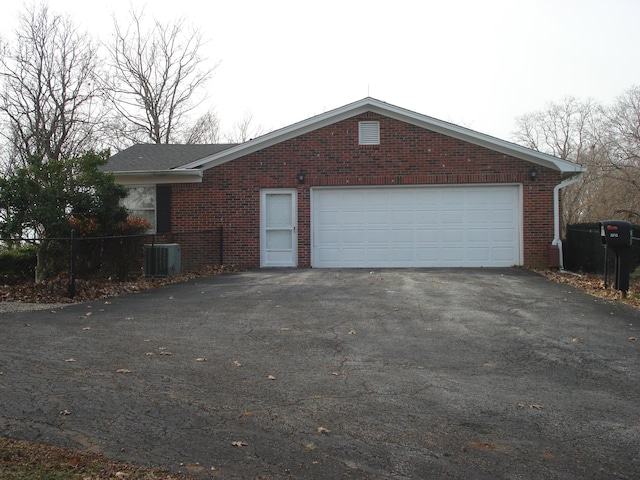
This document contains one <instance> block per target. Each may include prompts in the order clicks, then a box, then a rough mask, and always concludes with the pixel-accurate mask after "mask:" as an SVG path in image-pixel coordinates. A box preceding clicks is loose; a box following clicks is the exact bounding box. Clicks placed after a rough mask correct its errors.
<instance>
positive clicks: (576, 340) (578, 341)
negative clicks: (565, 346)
mask: <svg viewBox="0 0 640 480" xmlns="http://www.w3.org/2000/svg"><path fill="white" fill-rule="evenodd" d="M571 341H572V342H573V343H580V339H579V338H578V337H573V338H572V339H571Z"/></svg>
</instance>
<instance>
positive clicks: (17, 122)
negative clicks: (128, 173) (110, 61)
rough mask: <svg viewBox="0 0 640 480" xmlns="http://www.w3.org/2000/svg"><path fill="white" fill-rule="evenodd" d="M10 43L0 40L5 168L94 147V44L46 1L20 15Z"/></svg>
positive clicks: (97, 101) (96, 121)
mask: <svg viewBox="0 0 640 480" xmlns="http://www.w3.org/2000/svg"><path fill="white" fill-rule="evenodd" d="M15 35H16V38H15V44H13V45H12V44H8V43H5V44H4V45H2V52H1V55H0V78H1V79H2V83H3V84H2V87H3V88H2V91H1V92H0V115H1V117H0V118H1V122H2V127H3V128H2V129H0V135H2V136H3V137H4V139H5V141H6V142H7V147H5V153H6V154H8V155H10V157H11V158H10V159H9V160H8V163H9V165H8V167H9V168H12V167H14V166H24V164H25V161H26V159H27V158H30V157H32V156H38V157H41V158H43V159H48V160H51V159H54V160H58V159H61V158H73V157H77V156H79V155H81V154H82V152H84V151H86V150H88V149H91V148H96V147H97V145H96V143H97V142H96V129H97V127H98V125H99V121H100V113H101V105H102V103H101V96H100V89H99V85H98V82H97V76H98V65H99V58H98V55H97V46H96V45H94V43H93V41H92V39H91V38H90V37H89V36H88V35H87V34H86V33H80V32H79V30H78V29H77V27H76V26H75V25H74V24H73V23H72V22H71V20H70V19H69V18H68V17H63V16H60V15H56V14H52V13H50V12H49V9H48V8H47V6H46V5H45V4H42V5H39V6H32V7H29V8H27V10H26V12H25V13H23V14H21V15H20V17H19V26H18V28H17V30H16V32H15Z"/></svg>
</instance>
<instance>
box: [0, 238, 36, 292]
mask: <svg viewBox="0 0 640 480" xmlns="http://www.w3.org/2000/svg"><path fill="white" fill-rule="evenodd" d="M37 251H38V249H37V247H35V246H34V245H25V246H21V247H18V248H9V249H2V250H0V281H1V282H2V283H3V284H4V285H16V284H19V283H24V282H28V281H31V280H33V279H34V277H35V269H36V262H37V260H36V254H37Z"/></svg>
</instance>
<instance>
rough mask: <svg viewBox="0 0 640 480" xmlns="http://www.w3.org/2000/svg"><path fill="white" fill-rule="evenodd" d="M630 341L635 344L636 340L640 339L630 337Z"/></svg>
mask: <svg viewBox="0 0 640 480" xmlns="http://www.w3.org/2000/svg"><path fill="white" fill-rule="evenodd" d="M629 340H631V341H633V342H635V341H636V340H638V337H629Z"/></svg>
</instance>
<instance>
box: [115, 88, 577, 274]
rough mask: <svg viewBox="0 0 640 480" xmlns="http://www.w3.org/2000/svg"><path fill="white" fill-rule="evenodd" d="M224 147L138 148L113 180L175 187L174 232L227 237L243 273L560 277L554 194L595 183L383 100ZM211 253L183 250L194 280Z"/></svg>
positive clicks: (228, 254) (118, 165)
mask: <svg viewBox="0 0 640 480" xmlns="http://www.w3.org/2000/svg"><path fill="white" fill-rule="evenodd" d="M363 143H365V144H363ZM170 147H171V148H172V149H174V150H173V151H172V153H171V154H170V155H166V149H168V148H170ZM210 147H211V149H212V150H211V152H209V153H207V151H206V150H202V151H198V152H197V153H192V150H191V149H192V146H187V145H184V146H166V145H153V146H146V147H144V152H145V153H144V155H141V154H140V150H139V149H140V148H141V147H140V146H136V147H135V148H134V147H132V149H131V150H132V151H131V152H128V151H127V150H125V151H123V152H120V153H119V154H116V155H115V156H114V157H112V159H111V160H110V162H109V164H108V165H107V167H108V169H109V170H111V171H113V172H114V173H115V175H116V179H117V180H118V181H120V182H122V183H124V184H127V185H146V186H153V185H162V186H163V188H164V189H165V190H166V189H167V187H168V188H169V189H170V201H169V202H170V205H169V208H168V212H170V213H168V215H169V216H170V218H169V219H168V220H167V221H165V222H164V223H166V224H168V227H167V229H168V232H165V233H169V234H171V235H174V236H178V235H180V234H184V233H185V232H200V231H202V232H215V231H219V229H221V231H222V233H223V238H224V242H223V252H222V254H223V258H224V263H226V264H234V265H240V266H243V267H259V266H297V267H310V266H314V267H317V266H326V265H329V266H345V267H349V266H356V267H385V266H404V267H406V266H505V265H507V264H509V265H513V264H515V265H527V266H535V267H546V266H548V250H549V247H550V246H551V244H552V243H555V244H557V243H559V241H558V240H559V239H558V238H557V230H558V227H557V226H556V227H555V228H554V218H557V214H558V212H556V216H555V217H554V187H556V186H557V185H564V184H567V183H569V182H571V181H572V179H575V178H577V176H578V175H579V174H580V173H581V172H582V171H583V168H582V167H580V166H578V165H575V164H572V163H569V162H566V161H563V160H560V159H557V158H554V157H550V156H547V155H544V154H540V153H538V152H534V151H531V150H528V149H525V148H523V147H520V146H517V145H514V144H511V143H509V142H505V141H502V140H499V139H495V138H492V137H489V136H486V135H483V134H480V133H478V132H473V131H471V130H468V129H464V128H462V127H458V126H455V125H452V124H448V123H446V122H441V121H439V120H436V119H433V118H430V117H426V116H424V115H420V114H417V113H414V112H411V111H408V110H404V109H401V108H399V107H395V106H391V105H388V104H386V103H383V102H380V101H378V100H375V99H371V98H367V99H364V100H361V101H359V102H356V103H354V104H350V105H347V106H345V107H341V108H339V109H336V110H333V111H330V112H327V113H325V114H322V115H319V116H317V117H313V118H311V119H308V120H304V121H302V122H299V123H297V124H294V125H292V126H290V127H286V128H284V129H281V130H278V131H275V132H272V133H270V134H267V135H264V136H262V137H259V138H257V139H254V140H251V141H249V142H246V143H244V144H241V145H226V146H210ZM136 148H137V149H138V150H136ZM163 149H165V151H162V150H163ZM128 150H129V149H128ZM133 150H135V151H133ZM197 156H199V158H195V157H197ZM156 157H157V158H160V157H163V158H165V160H166V159H167V158H168V159H169V160H166V162H165V163H160V164H159V163H158V162H157V161H156V160H155V158H156ZM133 158H135V161H134V160H132V159H133ZM167 167H169V168H167ZM532 173H535V177H533V176H532ZM300 175H302V176H303V179H300V178H299V176H300ZM562 182H564V184H563V183H562ZM336 196H340V198H341V199H342V200H341V201H342V203H340V202H334V201H333V200H332V199H334V198H337V197H336ZM458 197H460V198H458ZM462 197H466V198H467V200H466V201H462ZM349 199H353V202H354V203H353V205H350V204H348V202H350V201H351V200H349ZM447 199H452V200H453V201H452V202H451V204H452V205H455V208H454V207H451V208H450V207H449V206H448V203H447V202H448V200H447ZM476 199H478V202H479V203H481V204H484V203H485V202H486V205H487V206H486V208H485V207H482V206H479V205H478V204H477V203H478V202H476ZM492 199H495V200H492ZM459 200H460V201H459ZM385 202H389V204H390V205H391V206H388V207H387V206H386V204H385ZM438 202H440V203H438ZM492 202H494V203H493V204H492ZM345 203H347V204H345ZM425 203H433V205H431V206H429V205H425ZM376 205H379V207H377V206H376ZM314 208H315V211H314ZM556 208H559V205H558V207H556ZM159 210H160V209H159ZM159 210H158V211H159ZM502 213H504V214H505V215H506V217H505V218H506V219H507V220H505V222H504V225H502V224H501V223H500V221H501V220H499V219H498V220H496V218H497V217H499V216H500V215H501V214H502ZM321 217H323V218H324V219H323V218H321ZM369 217H370V218H371V221H368V220H367V218H369ZM481 217H482V218H485V217H486V219H487V220H486V225H485V224H483V223H482V222H480V220H479V219H480V218H481ZM491 217H494V218H491ZM349 219H352V220H349ZM385 219H386V220H385ZM431 219H433V221H431ZM465 219H467V220H465ZM269 222H271V223H269ZM467 222H468V224H467ZM496 222H497V223H496ZM340 225H343V227H340ZM498 230H500V231H503V232H504V238H503V239H500V238H497V237H496V232H497V231H498ZM447 235H448V237H447ZM492 236H494V237H493V239H492ZM185 238H187V237H185ZM447 238H448V239H447ZM394 239H397V240H394ZM197 242H198V240H193V241H189V242H187V243H191V244H193V245H189V244H183V255H184V259H183V264H184V265H186V266H187V267H190V268H194V267H197V266H199V263H200V262H203V263H211V262H212V261H214V260H211V259H210V258H212V257H216V255H210V254H207V253H208V252H207V245H206V242H204V243H205V244H204V245H203V242H202V241H199V244H198V245H196V243H197ZM396 242H397V243H396ZM500 242H502V243H500ZM499 243H500V244H499ZM498 244H499V245H498ZM207 258H209V259H210V260H202V259H207Z"/></svg>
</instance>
